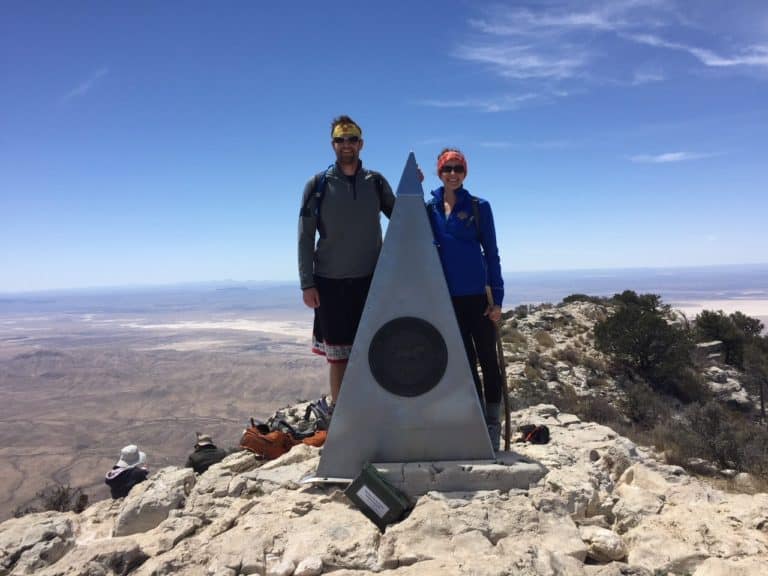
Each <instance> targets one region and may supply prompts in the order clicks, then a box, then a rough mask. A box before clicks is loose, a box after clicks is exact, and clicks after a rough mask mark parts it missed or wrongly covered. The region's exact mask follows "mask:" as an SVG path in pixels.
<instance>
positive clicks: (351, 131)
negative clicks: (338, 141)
mask: <svg viewBox="0 0 768 576" xmlns="http://www.w3.org/2000/svg"><path fill="white" fill-rule="evenodd" d="M346 136H357V137H358V138H362V137H363V133H362V132H361V131H360V128H358V127H357V126H355V125H354V124H336V126H334V127H333V133H332V134H331V138H344V137H346Z"/></svg>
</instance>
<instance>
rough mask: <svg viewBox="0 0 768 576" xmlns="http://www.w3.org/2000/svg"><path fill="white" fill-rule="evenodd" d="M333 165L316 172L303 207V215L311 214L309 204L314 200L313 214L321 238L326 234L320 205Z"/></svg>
mask: <svg viewBox="0 0 768 576" xmlns="http://www.w3.org/2000/svg"><path fill="white" fill-rule="evenodd" d="M333 166H334V165H333V164H331V165H330V166H328V168H326V169H325V170H323V171H322V172H318V173H317V174H315V176H314V178H313V179H312V192H311V193H310V194H309V195H307V199H306V200H305V201H304V205H303V206H302V207H301V213H302V214H303V215H309V214H310V210H309V205H310V203H311V202H313V201H314V209H312V211H311V215H312V216H314V217H315V221H316V222H317V231H318V232H319V233H320V237H321V238H322V237H323V236H325V232H324V230H323V224H322V220H321V219H320V207H321V206H322V204H323V196H324V195H325V184H326V181H327V180H328V174H329V173H330V171H331V169H332V168H333Z"/></svg>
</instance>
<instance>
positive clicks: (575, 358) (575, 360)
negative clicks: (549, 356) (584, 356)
mask: <svg viewBox="0 0 768 576" xmlns="http://www.w3.org/2000/svg"><path fill="white" fill-rule="evenodd" d="M553 356H554V357H555V358H557V359H558V360H560V361H561V362H565V363H566V364H568V365H569V366H575V365H578V364H581V353H580V352H579V351H578V350H576V349H575V348H573V347H572V346H568V347H567V348H558V349H557V350H555V351H554V353H553Z"/></svg>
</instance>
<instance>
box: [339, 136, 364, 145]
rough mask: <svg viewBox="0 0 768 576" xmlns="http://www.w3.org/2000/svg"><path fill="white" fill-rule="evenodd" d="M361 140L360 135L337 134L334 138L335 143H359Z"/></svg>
mask: <svg viewBox="0 0 768 576" xmlns="http://www.w3.org/2000/svg"><path fill="white" fill-rule="evenodd" d="M358 142H360V136H336V138H334V139H333V143H334V144H357V143H358Z"/></svg>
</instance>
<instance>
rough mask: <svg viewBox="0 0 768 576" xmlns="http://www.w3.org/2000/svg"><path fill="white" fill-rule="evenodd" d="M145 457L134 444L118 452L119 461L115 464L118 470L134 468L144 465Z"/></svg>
mask: <svg viewBox="0 0 768 576" xmlns="http://www.w3.org/2000/svg"><path fill="white" fill-rule="evenodd" d="M146 460H147V455H146V454H145V453H144V452H141V451H140V450H139V447H138V446H136V444H128V446H125V447H123V449H122V450H120V460H118V461H117V463H116V464H115V466H116V467H118V468H135V467H136V466H140V465H141V464H144V462H146Z"/></svg>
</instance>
